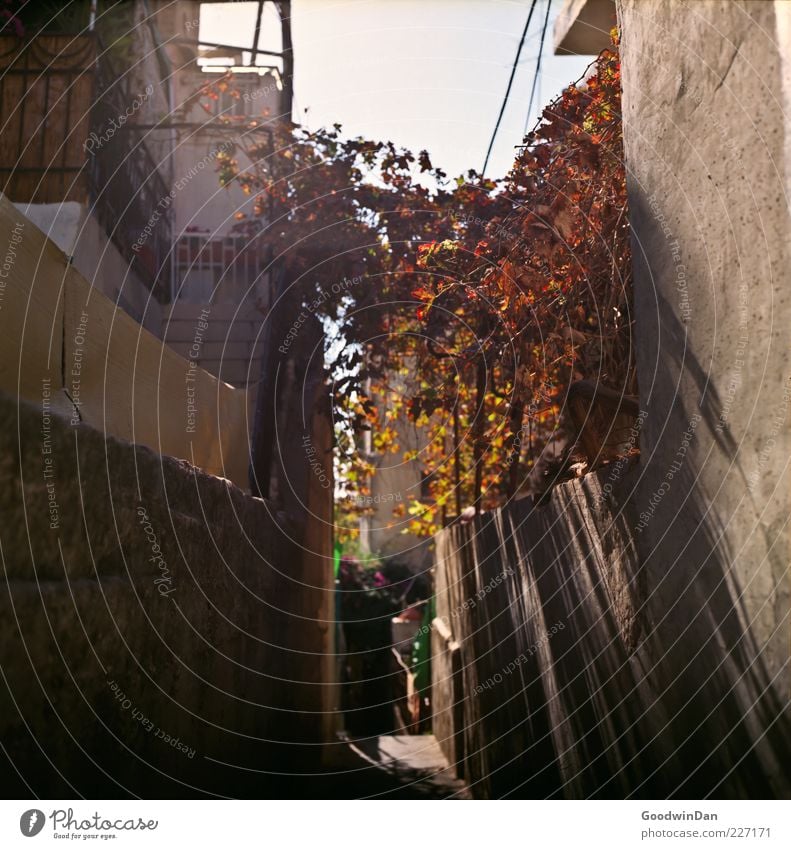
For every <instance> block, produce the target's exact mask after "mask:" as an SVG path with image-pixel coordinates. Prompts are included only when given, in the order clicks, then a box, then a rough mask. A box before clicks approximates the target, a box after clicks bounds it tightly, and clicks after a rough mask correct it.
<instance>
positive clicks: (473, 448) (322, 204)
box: [220, 47, 636, 533]
mask: <svg viewBox="0 0 791 849" xmlns="http://www.w3.org/2000/svg"><path fill="white" fill-rule="evenodd" d="M616 51H617V47H614V48H613V50H611V51H605V52H604V53H602V54H601V56H600V57H599V58H598V60H597V61H596V62H595V63H594V65H593V66H592V68H591V70H590V73H589V74H588V75H587V76H586V77H585V78H584V79H583V81H581V82H579V83H577V84H574V85H571V86H569V87H568V88H567V89H566V90H565V91H564V92H563V94H562V95H561V96H560V97H559V98H558V99H557V100H555V101H554V102H553V103H551V104H550V105H549V106H548V107H547V108H546V109H545V110H544V112H543V116H542V119H541V121H540V122H539V124H538V126H537V127H536V128H535V129H534V130H533V132H531V133H530V134H528V136H527V137H526V139H525V140H524V145H523V146H522V147H521V148H520V152H519V154H518V156H517V158H516V161H515V163H514V165H513V168H512V169H511V171H510V173H509V174H508V175H507V177H506V178H505V180H504V181H492V180H485V179H482V178H481V177H480V175H478V174H477V173H476V172H474V171H469V172H468V173H467V174H466V175H464V176H463V177H460V178H458V179H456V180H448V179H447V176H446V175H445V174H444V173H443V172H442V171H440V170H439V169H437V168H435V167H434V165H433V164H432V163H431V161H430V159H429V156H428V154H427V153H425V152H423V153H421V154H419V155H418V156H414V155H413V154H412V153H410V152H409V151H405V150H402V149H399V148H397V147H396V146H394V145H393V144H391V143H382V142H371V141H368V140H364V139H344V138H343V137H342V135H341V132H340V127H337V126H336V127H334V128H332V129H331V130H322V131H320V132H307V131H305V130H303V129H300V128H298V127H293V126H283V125H266V127H265V128H263V127H260V126H259V127H250V126H249V124H248V126H247V128H246V129H245V131H244V132H242V133H241V134H240V135H241V137H242V138H243V139H245V141H244V142H243V143H242V144H241V145H240V148H241V149H240V150H239V152H238V153H237V154H233V155H228V154H225V155H223V156H222V158H221V161H220V173H221V179H222V180H223V181H225V182H227V181H230V180H237V181H239V182H240V183H241V184H242V185H243V187H244V188H245V190H246V191H247V192H249V193H250V194H251V195H254V196H255V197H256V211H257V213H259V215H258V216H256V217H254V218H252V219H247V218H242V220H241V221H240V222H239V226H240V227H245V228H252V229H255V230H260V232H261V236H262V238H265V239H266V240H267V241H268V243H269V244H270V245H271V247H272V252H273V257H275V258H276V259H277V261H278V262H280V263H281V264H282V265H283V266H284V267H285V270H286V276H287V278H288V280H289V287H290V288H289V291H290V293H291V297H292V298H295V299H296V301H295V302H301V303H302V304H304V303H313V304H315V305H316V306H315V310H316V314H317V315H320V316H321V317H322V318H323V319H324V320H325V321H326V322H327V328H328V333H329V336H330V337H331V338H330V341H329V343H328V358H329V362H330V370H331V372H332V378H333V387H334V395H335V402H336V411H337V420H338V422H339V424H338V439H339V448H340V449H341V454H342V456H343V457H345V461H344V462H345V466H344V468H345V472H346V475H345V477H346V485H347V487H348V489H349V491H350V492H352V493H355V492H356V493H363V494H364V493H365V492H366V490H365V481H366V478H367V475H369V474H370V472H371V470H372V467H371V464H370V456H368V455H367V454H366V453H365V452H361V451H360V450H359V449H360V445H361V444H362V443H361V442H360V434H361V433H364V432H370V434H371V437H370V441H371V443H370V448H371V449H372V450H375V452H377V453H379V454H381V453H382V452H385V453H386V452H403V449H404V446H403V445H401V444H400V438H399V437H400V434H401V433H402V432H403V427H404V422H405V421H410V422H412V423H414V424H415V425H417V428H418V430H419V432H420V434H421V439H420V443H421V444H420V446H419V448H418V449H417V450H416V451H415V452H414V454H413V455H408V456H407V457H406V458H405V459H406V460H408V461H415V462H419V463H420V464H421V466H422V468H423V469H424V472H425V474H426V476H427V477H426V488H427V491H428V497H424V498H421V499H418V498H415V499H414V500H413V501H412V502H410V503H406V502H405V503H404V504H403V505H402V507H403V511H404V513H405V514H406V518H405V522H404V529H405V530H409V531H412V532H417V533H430V532H432V531H434V530H436V529H437V527H439V526H441V525H442V524H443V523H445V522H447V521H449V520H450V518H451V517H453V516H457V515H459V514H460V513H461V512H462V510H463V509H464V508H469V507H473V508H475V509H476V510H480V509H488V508H491V507H494V506H498V505H500V504H502V503H504V502H505V501H506V500H508V499H509V498H512V497H515V496H518V495H520V494H522V493H525V492H533V493H535V492H536V491H537V490H539V491H540V490H541V488H542V487H543V486H547V485H549V484H550V483H551V481H547V480H544V479H543V478H544V477H547V476H548V475H549V472H550V471H551V468H550V466H551V464H550V465H547V464H545V463H543V464H542V463H541V462H539V458H540V457H541V455H542V452H544V456H545V457H546V453H547V452H546V451H545V447H546V445H547V444H548V442H551V441H552V440H553V435H554V436H556V435H557V433H558V429H559V428H560V429H561V430H562V428H563V427H565V426H566V425H565V424H564V406H565V402H566V396H567V392H568V389H569V386H570V385H572V384H574V383H575V382H576V381H580V380H586V381H589V382H591V383H593V384H594V385H596V386H604V387H607V388H608V389H609V390H610V391H611V393H618V394H622V395H623V394H625V395H629V394H633V393H634V392H635V389H636V387H635V385H634V380H635V379H634V367H633V352H632V343H633V339H632V316H631V259H630V251H629V227H628V218H627V204H626V189H625V173H624V164H623V153H622V137H621V115H620V102H621V101H620V72H619V63H618V57H617V52H616ZM220 84H221V85H228V86H232V84H233V83H232V81H231V80H226V81H223V82H222V83H220ZM220 120H222V119H220ZM236 120H238V119H236ZM245 120H247V119H245ZM243 129H244V128H243ZM240 157H243V159H244V160H248V159H249V161H250V162H251V163H252V165H251V166H245V167H240V165H239V161H240ZM339 281H344V282H343V284H342V285H341V286H338V285H337V284H338V282H339ZM336 290H337V291H336ZM568 443H569V444H568V448H569V451H566V453H565V455H564V457H563V458H555V459H558V460H560V459H563V460H565V461H566V462H568V461H569V460H570V459H573V443H574V438H573V435H572V437H571V438H570V439H569V440H568ZM583 459H584V460H585V459H586V460H587V463H588V465H590V464H591V463H592V458H590V457H588V458H583ZM544 466H546V468H544ZM552 468H554V471H555V472H557V471H558V464H557V463H556V464H555V467H552ZM542 476H543V477H542ZM424 495H425V493H424Z"/></svg>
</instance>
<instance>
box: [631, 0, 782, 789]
mask: <svg viewBox="0 0 791 849" xmlns="http://www.w3.org/2000/svg"><path fill="white" fill-rule="evenodd" d="M619 19H620V26H621V39H622V79H623V111H624V140H625V148H626V160H627V166H628V187H629V205H630V220H631V225H632V229H633V252H634V262H635V269H634V270H635V314H636V336H637V339H638V348H637V352H638V357H637V366H638V382H639V387H640V399H641V407H642V409H644V410H645V411H646V412H647V417H646V420H645V424H644V427H643V432H642V437H641V452H642V456H641V474H640V476H639V480H638V481H637V483H636V491H635V493H634V495H633V498H634V502H635V506H636V512H637V514H638V520H637V527H638V530H639V533H638V535H637V544H638V547H639V549H640V554H641V559H642V562H643V564H644V570H645V574H646V581H647V592H648V594H649V598H650V600H651V606H652V608H653V610H654V611H655V621H654V626H653V628H652V631H651V639H652V640H653V641H654V642H655V651H656V652H657V653H661V654H662V655H664V657H665V658H666V663H665V664H664V667H663V668H664V671H665V672H667V673H668V677H666V678H663V679H662V680H661V682H659V683H660V684H661V686H663V687H674V686H679V685H680V686H683V687H686V688H687V689H688V690H689V692H690V693H691V694H696V693H699V692H701V691H705V692H707V693H708V697H707V698H706V699H703V700H701V701H700V702H699V703H696V701H695V700H694V699H693V700H691V701H690V703H689V704H688V705H687V706H686V707H685V708H684V713H685V716H686V719H685V721H686V723H687V724H688V726H689V728H690V731H691V732H692V736H691V738H690V741H689V743H688V746H689V749H690V759H691V760H692V759H694V752H695V751H697V752H698V754H699V755H700V756H701V758H702V759H704V760H705V757H706V756H707V754H708V752H709V747H710V745H711V742H712V741H715V740H718V739H719V740H722V741H723V743H722V745H723V746H727V741H726V737H727V735H728V733H729V732H730V731H731V730H732V729H733V734H732V737H731V741H733V738H735V737H736V735H737V733H738V732H739V730H741V731H743V732H744V733H745V734H747V735H748V736H750V737H752V738H757V736H758V735H760V733H761V731H762V730H764V729H766V728H767V724H768V722H769V721H770V720H771V719H772V717H773V716H775V715H776V712H777V709H778V707H781V706H783V705H787V704H788V700H789V696H790V695H791V666H790V665H789V646H790V645H791V617H790V616H789V603H790V602H791V576H789V569H788V564H789V558H790V555H791V546H790V540H789V529H788V517H789V508H790V507H791V504H790V503H789V499H790V498H791V491H790V490H789V485H788V484H789V468H788V464H789V458H790V457H791V429H790V428H789V423H790V421H789V401H791V383H790V382H789V381H790V380H791V364H790V363H789V352H790V351H791V300H790V299H789V280H788V273H789V272H788V269H789V267H790V266H791V240H789V235H791V219H790V217H789V207H788V192H787V183H788V171H787V163H788V161H789V160H788V158H787V157H788V151H789V149H790V148H789V146H790V145H791V132H790V128H789V125H788V123H787V118H785V117H784V113H785V114H786V115H787V111H786V110H787V102H788V94H789V88H788V79H789V67H788V63H789V60H788V56H789V55H791V54H790V53H789V50H788V47H789V41H788V33H789V29H790V28H791V5H789V4H787V3H772V2H766V3H749V2H713V0H711V1H710V2H694V3H685V2H682V0H676V2H674V3H672V4H668V3H664V2H659V0H640V2H636V0H621V2H619ZM641 516H642V521H641V518H640V517H641ZM693 646H694V647H695V650H694V651H692V652H691V651H690V647H693ZM713 657H716V658H718V659H717V661H716V663H715V664H714V665H712V658H713ZM708 702H711V706H710V705H709V704H708ZM714 705H717V709H716V710H715V711H713V712H712V711H711V708H713V706H714ZM706 741H708V742H706ZM756 752H760V753H761V754H760V757H761V762H762V766H763V768H764V769H765V771H766V779H767V781H768V782H769V784H770V785H771V786H777V782H780V783H782V782H783V781H784V780H785V779H783V778H781V774H780V772H779V769H780V767H779V765H778V763H777V762H776V760H775V759H774V758H772V757H771V752H770V751H769V750H768V748H767V747H762V746H761V744H756Z"/></svg>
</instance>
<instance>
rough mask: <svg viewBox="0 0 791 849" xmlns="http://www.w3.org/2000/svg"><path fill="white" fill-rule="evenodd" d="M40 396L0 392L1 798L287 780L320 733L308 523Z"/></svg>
mask: <svg viewBox="0 0 791 849" xmlns="http://www.w3.org/2000/svg"><path fill="white" fill-rule="evenodd" d="M46 405H47V398H46V395H45V396H44V398H43V401H42V405H38V406H33V405H29V404H27V403H26V402H20V401H18V400H16V399H10V398H9V397H8V396H2V397H0V418H1V419H2V427H0V442H1V443H2V444H1V445H0V463H2V467H3V468H2V476H3V483H4V486H3V487H2V490H0V501H2V513H3V517H4V521H3V526H2V530H0V550H1V551H2V559H3V570H4V576H5V579H6V580H5V582H4V584H3V588H2V592H1V593H0V608H2V609H1V610H0V667H1V668H2V684H0V738H2V741H3V750H4V759H9V760H10V762H11V763H13V766H12V765H11V763H9V760H6V762H5V763H4V764H3V767H2V770H1V771H0V775H2V784H3V790H4V793H5V796H6V798H9V797H10V798H14V797H16V798H23V797H28V796H30V795H36V796H41V797H44V798H59V797H66V798H71V797H74V796H78V795H84V796H88V797H91V796H92V797H94V798H97V797H98V798H108V797H110V798H112V797H118V796H125V795H139V796H145V797H149V798H150V797H156V796H165V797H167V796H173V797H183V796H185V795H186V796H192V795H196V794H197V795H201V794H204V793H205V794H218V795H239V794H241V795H249V796H253V797H259V798H261V797H264V798H266V797H267V795H284V794H285V795H287V794H288V793H289V783H288V779H287V778H285V779H284V778H283V777H281V776H280V775H279V774H278V775H274V776H273V775H272V774H271V773H272V772H274V773H279V772H284V773H290V772H296V773H298V772H299V771H300V770H314V769H316V767H317V765H318V763H319V761H320V757H321V754H322V752H323V746H322V744H323V742H324V740H325V739H326V736H327V728H326V726H327V716H326V714H325V712H324V711H325V710H326V707H327V705H328V702H327V697H326V695H325V692H326V689H327V681H326V680H325V677H326V672H325V670H323V668H322V667H323V660H322V659H323V658H324V657H325V656H326V655H327V653H328V648H327V645H325V644H324V642H323V640H325V639H326V631H327V628H326V623H325V622H323V621H317V616H318V615H319V614H318V613H317V611H318V612H320V611H322V610H324V609H325V607H326V606H327V604H326V598H325V595H326V593H325V591H324V589H323V588H324V586H325V585H327V582H328V579H327V577H326V575H325V574H323V567H322V564H323V561H322V560H318V559H316V558H313V559H311V558H310V557H307V556H306V555H305V553H304V551H302V550H301V547H300V545H299V544H298V542H299V540H301V539H310V535H309V534H306V533H305V531H304V529H300V528H299V527H294V526H292V525H291V524H290V523H289V521H288V520H286V519H285V517H284V514H277V515H273V511H272V508H271V505H270V504H269V503H268V502H265V501H262V500H260V499H255V498H250V497H248V496H245V495H244V494H243V492H242V491H241V490H240V489H238V488H236V487H235V486H233V485H232V484H231V483H230V482H228V481H224V480H221V479H218V478H214V477H211V476H209V475H206V474H204V473H202V472H200V471H199V470H198V469H196V468H194V467H192V466H189V465H188V464H186V463H183V462H179V461H177V460H174V459H171V458H166V457H160V456H158V455H156V454H154V453H153V452H151V451H149V450H148V449H146V448H143V447H136V446H132V445H129V444H127V443H123V442H120V441H117V440H114V439H106V438H105V437H104V436H103V435H102V434H100V433H98V432H96V431H94V430H92V429H91V428H89V427H88V426H85V425H81V426H78V427H76V428H73V427H70V426H69V424H68V422H66V421H64V420H61V419H60V418H58V417H57V415H55V414H54V413H53V412H52V411H51V410H50V409H48V408H47V406H46ZM319 509H324V508H322V507H320V505H319ZM314 536H315V532H314ZM320 544H322V545H323V542H320ZM314 548H315V545H314ZM329 574H330V579H329V580H330V582H331V571H330V572H329Z"/></svg>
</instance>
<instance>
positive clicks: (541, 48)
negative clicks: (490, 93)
mask: <svg viewBox="0 0 791 849" xmlns="http://www.w3.org/2000/svg"><path fill="white" fill-rule="evenodd" d="M551 6H552V0H547V13H546V15H544V28H543V29H542V30H541V43H540V44H539V45H538V59H537V60H536V72H535V74H534V76H533V87H532V88H531V89H530V102H529V103H528V104H527V114H526V115H525V127H524V129H523V130H522V135H523V136H525V135H526V134H527V125H528V123H529V122H530V112H531V111H532V109H533V97H534V96H535V93H536V85H537V84H538V78H539V75H540V74H541V57H542V56H543V55H544V38H545V37H546V34H547V24H548V23H549V10H550V7H551Z"/></svg>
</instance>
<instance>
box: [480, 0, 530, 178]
mask: <svg viewBox="0 0 791 849" xmlns="http://www.w3.org/2000/svg"><path fill="white" fill-rule="evenodd" d="M537 2H538V0H533V2H532V3H531V4H530V11H529V12H528V14H527V22H526V23H525V28H524V30H522V37H521V38H520V39H519V47H518V48H517V49H516V57H515V58H514V64H513V67H512V68H511V76H510V77H509V79H508V87H507V88H506V90H505V96H504V97H503V103H502V106H500V114H499V115H498V116H497V123H496V124H495V125H494V132H493V133H492V138H491V140H490V142H489V149H488V150H487V151H486V158H485V159H484V160H483V168H481V177H483V175H484V174H485V173H486V166H487V165H488V164H489V157H490V156H491V155H492V148H493V147H494V140H495V139H496V138H497V131H498V130H499V129H500V122H501V121H502V120H503V113H504V112H505V107H506V106H507V105H508V96H509V95H510V94H511V86H512V85H513V84H514V76H516V68H517V65H518V64H519V56H520V55H521V53H522V47H523V45H524V43H525V37H526V36H527V30H528V28H529V27H530V21H531V19H532V17H533V12H534V11H535V9H536V3H537ZM539 55H540V54H539Z"/></svg>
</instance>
